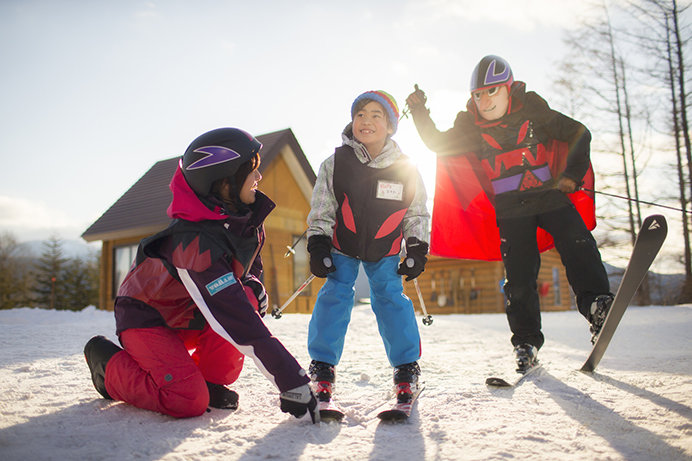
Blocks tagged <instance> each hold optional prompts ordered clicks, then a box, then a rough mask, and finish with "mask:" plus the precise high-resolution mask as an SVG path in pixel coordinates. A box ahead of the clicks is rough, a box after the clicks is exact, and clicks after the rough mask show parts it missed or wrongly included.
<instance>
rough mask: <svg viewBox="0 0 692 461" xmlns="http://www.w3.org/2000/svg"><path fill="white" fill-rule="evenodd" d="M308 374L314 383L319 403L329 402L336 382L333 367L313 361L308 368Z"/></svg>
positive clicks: (329, 364)
mask: <svg viewBox="0 0 692 461" xmlns="http://www.w3.org/2000/svg"><path fill="white" fill-rule="evenodd" d="M308 374H309V375H310V379H311V380H312V382H313V383H314V390H315V394H316V395H317V400H319V401H320V402H329V399H331V398H332V390H333V389H332V387H333V385H334V381H336V371H335V370H334V365H332V364H331V363H327V362H319V361H317V360H313V361H312V362H310V367H308Z"/></svg>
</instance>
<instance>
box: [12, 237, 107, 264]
mask: <svg viewBox="0 0 692 461" xmlns="http://www.w3.org/2000/svg"><path fill="white" fill-rule="evenodd" d="M45 242H46V240H28V241H26V242H20V243H19V244H18V247H19V249H20V251H22V252H23V253H24V254H23V256H25V257H29V258H38V257H40V256H41V254H42V253H43V252H44V250H45V246H44V243H45ZM60 243H61V246H62V251H63V256H64V257H66V258H80V259H88V258H90V257H91V256H94V255H98V253H99V252H100V251H101V243H100V242H98V243H86V242H85V241H83V240H67V239H65V240H60Z"/></svg>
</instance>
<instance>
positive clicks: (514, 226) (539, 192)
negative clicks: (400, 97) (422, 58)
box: [407, 55, 612, 370]
mask: <svg viewBox="0 0 692 461" xmlns="http://www.w3.org/2000/svg"><path fill="white" fill-rule="evenodd" d="M525 87H526V86H525V84H524V83H523V82H520V81H514V77H513V74H512V69H511V68H510V66H509V64H508V63H507V61H505V60H504V59H502V58H500V57H498V56H493V55H490V56H485V57H484V58H483V59H481V60H480V62H479V63H478V65H477V66H476V68H475V69H474V71H473V74H472V77H471V98H470V99H469V101H468V102H467V105H466V109H467V110H466V111H462V112H460V113H459V114H458V115H457V118H456V120H455V122H454V126H453V127H452V128H451V129H450V130H448V131H446V132H441V131H439V130H437V128H436V127H435V124H434V123H433V121H432V119H431V118H430V114H429V111H428V110H427V108H426V107H425V102H426V98H425V94H424V93H423V92H422V91H421V90H420V89H418V88H417V86H416V91H414V92H413V93H411V95H409V97H408V99H407V103H408V105H409V107H410V109H411V114H412V116H413V120H414V122H415V124H416V128H417V129H418V133H419V134H420V136H421V138H422V140H423V141H424V142H425V144H426V145H427V146H428V147H429V148H430V149H431V150H433V151H435V152H437V154H438V163H439V161H441V160H445V161H447V162H449V163H448V164H450V165H451V164H452V163H451V162H453V161H458V162H462V161H463V162H465V163H463V165H465V166H467V167H466V168H463V169H462V168H457V169H456V170H454V172H455V173H456V174H457V175H458V176H457V177H454V176H451V177H450V179H451V180H452V181H454V182H455V187H456V188H457V189H455V192H453V193H456V194H457V195H458V196H459V197H458V202H460V203H462V204H465V206H464V205H462V208H464V209H463V210H460V211H459V212H458V213H459V214H464V213H465V212H466V211H467V209H468V204H469V203H470V202H473V201H475V203H481V201H482V202H483V203H486V202H487V203H489V204H490V205H489V206H488V207H487V209H484V213H476V214H475V215H472V214H471V213H470V212H469V213H468V214H466V215H465V218H464V219H465V221H464V222H465V223H467V226H466V227H468V228H469V229H466V228H465V229H463V230H464V231H465V232H467V233H471V234H473V233H474V229H475V228H477V229H482V228H484V226H485V228H489V227H491V226H493V225H494V223H496V225H497V227H498V228H499V241H498V242H497V243H496V244H497V247H495V248H493V249H492V250H488V251H497V248H499V250H500V251H499V254H498V255H497V256H498V259H499V257H501V258H502V260H503V262H504V266H505V273H506V283H505V286H504V292H505V295H506V297H507V318H508V321H509V326H510V329H511V331H512V339H511V341H512V344H513V346H515V353H516V355H517V365H518V368H519V369H522V370H523V369H526V368H527V367H530V366H531V365H532V364H533V363H535V361H536V351H537V350H538V349H540V348H541V346H542V345H543V342H544V337H543V333H542V332H541V317H540V306H539V295H538V290H537V277H538V270H539V267H540V251H542V250H546V249H548V248H550V247H551V246H552V243H553V242H554V246H555V247H556V248H557V250H558V251H559V253H560V256H561V258H562V263H563V264H564V266H565V268H566V271H567V278H568V281H569V283H570V285H571V287H572V289H573V290H574V292H575V294H576V298H577V300H576V301H577V306H578V308H579V311H580V312H581V314H582V315H583V316H584V317H585V318H586V319H587V320H588V321H589V323H590V325H591V330H592V332H593V333H594V335H596V334H598V332H599V331H600V328H601V326H602V325H603V320H602V319H604V318H605V315H604V313H607V310H608V307H609V306H610V303H611V302H612V294H611V293H610V285H609V282H608V277H607V274H606V271H605V268H604V266H603V262H602V261H601V255H600V253H599V251H598V248H597V245H596V241H595V240H594V238H593V236H592V235H591V232H590V231H589V228H588V227H587V225H586V224H585V219H586V221H587V222H590V223H591V222H592V223H593V224H592V225H593V226H595V212H594V206H593V195H592V194H591V195H588V194H587V193H586V192H585V191H579V190H578V189H579V186H580V185H581V184H582V183H583V180H584V178H588V179H589V181H591V180H592V178H593V171H592V169H591V165H590V142H591V134H590V133H589V131H588V130H587V129H586V127H585V126H584V125H583V124H581V123H580V122H578V121H576V120H573V119H571V118H569V117H567V116H565V115H564V114H562V113H560V112H557V111H555V110H553V109H551V108H550V107H549V106H548V104H547V103H546V102H545V101H544V100H543V99H542V98H541V97H540V96H538V95H537V94H536V93H534V92H526V91H525ZM457 159H459V160H457ZM458 165H462V163H458ZM438 169H439V165H438ZM450 171H451V170H450ZM466 172H470V173H466ZM462 174H467V175H468V176H465V177H463V178H462V177H461V175H462ZM470 184H473V187H475V189H473V190H472V189H471V188H470V187H471V186H470ZM464 194H466V195H464ZM483 194H484V195H483ZM437 197H438V194H436V199H437ZM479 199H482V200H479ZM575 203H577V204H579V207H580V208H579V209H577V208H575ZM438 205H439V207H440V211H443V210H442V208H443V207H445V206H446V205H445V200H444V198H443V197H440V201H439V202H438V201H437V200H436V202H435V207H436V208H437V207H438ZM435 214H437V215H443V213H435ZM457 227H458V226H457ZM436 228H438V227H436V226H435V223H433V229H436ZM439 228H440V229H445V231H444V232H446V231H447V230H449V229H454V228H455V226H450V225H449V224H448V225H447V226H439ZM475 232H477V233H480V231H475ZM537 232H538V235H537ZM482 237H484V238H485V237H486V236H485V235H483V236H482ZM539 238H543V240H541V242H540V245H539V242H538V239H539ZM550 238H552V241H551V240H548V239H550ZM481 240H482V239H481ZM435 246H436V237H435V231H433V247H435ZM462 246H463V244H462ZM539 247H540V248H539ZM433 251H439V250H438V249H437V248H433ZM458 257H465V256H463V255H458ZM477 259H482V257H479V258H477ZM488 259H494V255H493V257H492V258H488Z"/></svg>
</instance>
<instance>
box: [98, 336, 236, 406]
mask: <svg viewBox="0 0 692 461" xmlns="http://www.w3.org/2000/svg"><path fill="white" fill-rule="evenodd" d="M120 342H121V343H122V345H123V347H124V350H123V351H121V352H118V353H117V354H115V355H114V356H113V357H112V358H111V359H110V361H109V362H108V365H107V366H106V380H105V381H106V390H107V391H108V394H109V395H110V396H111V397H113V399H115V400H121V401H123V402H127V403H129V404H130V405H134V406H135V407H138V408H144V409H146V410H153V411H157V412H159V413H163V414H166V415H170V416H173V417H175V418H187V417H192V416H199V415H201V414H202V413H204V411H205V410H206V409H207V406H208V405H209V391H208V390H207V384H206V381H209V382H211V383H214V384H224V385H226V384H231V383H233V382H235V380H236V379H238V376H239V375H240V371H241V370H242V368H243V359H244V356H243V354H241V353H240V352H238V350H237V349H236V348H235V347H233V346H232V345H231V344H230V343H229V342H228V341H226V340H224V339H223V338H221V337H220V336H219V335H217V334H216V333H215V332H214V331H213V330H212V329H211V328H209V325H208V324H207V325H206V326H205V327H204V329H203V330H201V331H200V330H173V329H170V328H166V327H154V328H133V329H129V330H125V331H123V332H122V333H121V334H120Z"/></svg>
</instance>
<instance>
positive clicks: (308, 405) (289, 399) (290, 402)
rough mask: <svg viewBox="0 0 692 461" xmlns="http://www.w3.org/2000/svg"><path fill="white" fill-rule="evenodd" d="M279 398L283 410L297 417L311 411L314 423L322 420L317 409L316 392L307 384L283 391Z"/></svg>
mask: <svg viewBox="0 0 692 461" xmlns="http://www.w3.org/2000/svg"><path fill="white" fill-rule="evenodd" d="M279 399H280V400H281V411H283V412H284V413H290V414H292V415H293V416H295V417H296V418H300V417H301V416H303V415H304V414H305V413H307V412H310V418H312V422H313V424H314V423H316V422H319V421H320V414H319V412H317V411H315V409H316V408H317V399H316V398H315V393H314V392H312V389H310V386H308V385H307V384H303V385H302V386H300V387H296V388H295V389H291V390H290V391H286V392H282V393H281V395H280V397H279Z"/></svg>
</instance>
